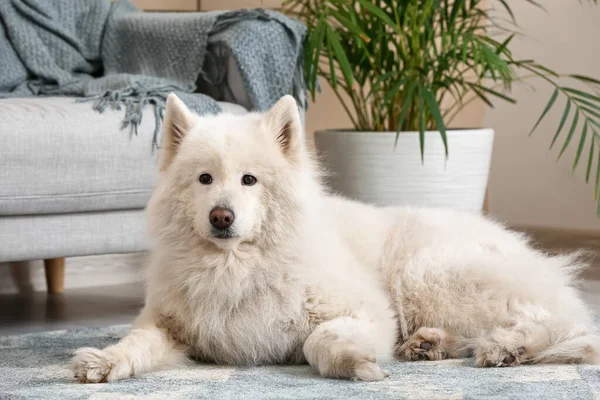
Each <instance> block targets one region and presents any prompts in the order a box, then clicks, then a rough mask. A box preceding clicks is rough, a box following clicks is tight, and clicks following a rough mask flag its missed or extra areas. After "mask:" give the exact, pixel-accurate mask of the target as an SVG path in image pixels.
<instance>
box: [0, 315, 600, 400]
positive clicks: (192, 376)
mask: <svg viewBox="0 0 600 400" xmlns="http://www.w3.org/2000/svg"><path fill="white" fill-rule="evenodd" d="M126 332H127V326H117V327H112V328H108V329H88V330H74V331H57V332H48V333H36V334H29V335H21V336H8V337H2V338H0V399H30V398H37V399H63V400H68V399H135V398H144V399H343V400H349V399H361V400H368V399H544V400H547V399H600V366H576V365H560V366H547V365H544V366H526V367H517V368H501V369H479V368H473V367H472V366H471V365H470V364H469V362H468V361H466V360H449V361H441V362H413V363H400V362H398V363H395V364H393V365H389V366H387V367H386V368H387V369H388V370H389V371H390V373H391V375H390V377H389V378H388V379H387V380H385V381H383V382H376V383H361V382H352V381H339V380H332V379H323V378H321V377H319V376H318V375H316V374H315V373H314V372H313V371H312V370H311V369H310V368H309V367H308V366H290V367H256V368H233V367H217V366H212V365H198V366H195V367H192V368H187V369H183V370H171V371H163V372H157V373H153V374H149V375H146V376H142V377H136V378H134V379H130V380H126V381H120V382H116V383H108V384H107V383H105V384H94V385H81V384H77V383H75V382H74V381H73V379H72V378H71V375H70V373H69V371H67V370H66V364H67V362H68V360H69V352H70V351H72V350H73V349H75V348H78V347H81V346H89V345H93V346H97V347H103V346H106V345H109V344H111V343H114V342H115V341H117V340H118V339H119V338H120V337H121V336H122V335H124V334H125V333H126Z"/></svg>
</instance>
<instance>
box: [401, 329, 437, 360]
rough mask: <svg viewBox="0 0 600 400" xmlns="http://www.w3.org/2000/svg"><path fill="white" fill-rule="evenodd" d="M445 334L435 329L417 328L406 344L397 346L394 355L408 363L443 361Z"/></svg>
mask: <svg viewBox="0 0 600 400" xmlns="http://www.w3.org/2000/svg"><path fill="white" fill-rule="evenodd" d="M446 336H447V335H446V332H445V331H444V330H443V329H437V328H419V329H418V330H417V331H416V332H415V333H414V334H413V335H412V336H411V337H410V338H409V339H408V340H407V341H406V342H404V343H402V344H399V345H398V347H397V348H396V355H397V356H398V357H399V358H404V359H406V360H409V361H419V360H431V361H436V360H443V359H445V358H446V355H447V354H446V349H445V348H444V345H443V342H444V340H445V339H446Z"/></svg>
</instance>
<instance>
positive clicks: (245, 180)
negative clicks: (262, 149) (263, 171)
mask: <svg viewBox="0 0 600 400" xmlns="http://www.w3.org/2000/svg"><path fill="white" fill-rule="evenodd" d="M255 183H256V178H255V177H253V176H252V175H244V176H242V184H244V185H246V186H252V185H254V184H255Z"/></svg>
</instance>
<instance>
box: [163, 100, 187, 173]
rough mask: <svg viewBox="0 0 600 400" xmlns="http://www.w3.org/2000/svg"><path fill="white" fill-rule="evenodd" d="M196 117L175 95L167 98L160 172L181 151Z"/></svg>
mask: <svg viewBox="0 0 600 400" xmlns="http://www.w3.org/2000/svg"><path fill="white" fill-rule="evenodd" d="M193 117H194V115H193V114H192V112H191V111H190V110H189V109H188V108H187V107H186V105H185V104H183V101H181V100H180V99H179V97H177V96H176V95H175V94H173V93H171V94H170V95H169V96H167V106H166V110H165V118H164V121H163V127H162V147H161V161H160V170H161V171H164V170H166V169H167V168H168V167H169V165H171V162H173V158H175V155H176V154H177V151H178V150H179V145H180V144H181V141H182V140H183V137H184V136H185V135H186V134H187V132H188V131H189V130H190V128H191V127H192V125H193V121H194V118H193Z"/></svg>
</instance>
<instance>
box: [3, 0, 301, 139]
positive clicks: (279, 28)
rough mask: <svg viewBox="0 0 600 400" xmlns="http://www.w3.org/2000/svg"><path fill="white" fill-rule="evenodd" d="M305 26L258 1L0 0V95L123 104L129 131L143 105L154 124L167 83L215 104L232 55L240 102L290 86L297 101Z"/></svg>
mask: <svg viewBox="0 0 600 400" xmlns="http://www.w3.org/2000/svg"><path fill="white" fill-rule="evenodd" d="M305 33H306V29H305V27H304V26H303V25H302V24H301V23H300V22H298V21H296V20H293V19H290V18H287V17H285V16H284V15H282V14H279V13H276V12H272V11H266V10H262V9H253V10H239V11H230V12H206V13H144V12H142V11H140V10H138V9H137V8H135V7H134V6H133V5H131V4H130V3H129V2H128V1H127V0H116V1H114V0H113V1H111V0H0V98H2V97H4V98H6V97H27V96H75V97H80V98H81V99H82V100H81V101H89V100H92V101H93V102H92V104H93V107H94V108H95V109H96V110H98V111H100V112H102V111H104V110H105V109H106V108H107V107H114V108H117V109H120V108H121V107H123V108H125V110H126V112H125V118H124V121H123V126H124V127H130V128H131V129H133V130H134V131H136V130H137V126H138V124H139V123H140V121H141V118H142V110H143V108H144V106H145V105H147V104H151V105H153V107H154V117H155V118H156V132H157V133H158V131H159V127H160V122H161V120H162V116H163V112H164V106H165V100H166V96H167V95H168V94H169V93H171V92H175V93H176V94H177V95H178V96H179V97H180V98H181V99H182V100H183V101H184V102H185V103H186V104H187V105H188V106H189V107H190V108H191V109H193V110H194V111H195V112H197V113H199V114H204V113H218V112H219V111H220V107H219V105H218V104H217V102H216V101H217V100H226V99H224V98H219V97H223V96H226V93H227V90H226V86H227V80H226V76H225V75H226V65H227V63H228V62H229V61H230V60H231V59H233V61H234V62H235V63H236V64H237V67H238V70H239V71H240V73H241V80H242V82H243V85H244V88H245V92H246V94H247V99H248V102H249V104H242V105H244V106H246V107H247V108H250V109H254V110H264V109H267V108H269V107H270V106H272V105H273V104H274V103H275V102H276V101H277V100H278V99H279V98H280V97H281V96H283V95H285V94H292V95H294V97H295V98H296V100H297V101H298V102H299V104H300V105H301V106H304V107H305V106H306V104H305V96H304V81H303V73H302V42H303V40H304V36H305ZM198 86H200V87H201V88H202V90H203V91H204V93H209V94H210V96H208V95H206V94H200V93H195V92H196V91H197V88H198ZM154 140H155V144H156V143H157V137H156V135H155V139H154Z"/></svg>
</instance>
